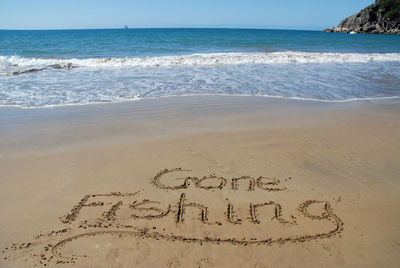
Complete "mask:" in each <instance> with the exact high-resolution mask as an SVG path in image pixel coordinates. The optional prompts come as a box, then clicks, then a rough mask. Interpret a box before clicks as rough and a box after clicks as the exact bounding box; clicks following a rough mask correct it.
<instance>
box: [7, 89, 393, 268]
mask: <svg viewBox="0 0 400 268" xmlns="http://www.w3.org/2000/svg"><path fill="white" fill-rule="evenodd" d="M399 150H400V102H399V101H398V100H394V101H384V102H354V103H318V102H303V101H288V100H273V99H267V98H258V97H206V96H203V97H180V98H166V99H157V100H146V101H138V102H132V103H122V104H107V105H91V106H81V107H65V108H54V109H34V110H21V109H11V108H7V109H5V108H2V109H0V222H1V229H0V237H1V239H0V250H1V252H2V253H1V259H0V266H1V267H32V266H38V267H42V266H45V265H46V266H50V267H224V266H228V267H321V266H324V267H399V266H400V209H399V206H400V156H399Z"/></svg>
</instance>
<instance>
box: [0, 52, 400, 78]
mask: <svg viewBox="0 0 400 268" xmlns="http://www.w3.org/2000/svg"><path fill="white" fill-rule="evenodd" d="M393 61H400V53H323V52H295V51H286V52H271V53H207V54H192V55H180V56H159V57H141V58H88V59H76V58H72V59H45V58H24V57H19V56H0V71H1V72H3V73H4V72H6V71H7V70H8V71H10V70H13V69H16V68H18V67H35V68H40V67H51V66H56V68H69V67H71V65H72V66H75V67H90V68H107V67H159V66H160V67H173V66H215V65H238V64H287V63H303V64H304V63H367V62H393Z"/></svg>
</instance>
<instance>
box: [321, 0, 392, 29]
mask: <svg viewBox="0 0 400 268" xmlns="http://www.w3.org/2000/svg"><path fill="white" fill-rule="evenodd" d="M324 32H340V33H350V32H356V33H370V34H379V33H388V34H400V0H376V1H375V4H373V5H370V6H368V7H366V8H364V9H363V10H361V11H360V12H358V13H357V14H354V15H353V16H350V17H348V18H346V19H344V20H343V21H342V22H341V23H340V24H339V25H338V26H337V27H332V28H331V29H326V30H324Z"/></svg>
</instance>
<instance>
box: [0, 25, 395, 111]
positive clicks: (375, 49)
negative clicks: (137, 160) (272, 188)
mask: <svg viewBox="0 0 400 268" xmlns="http://www.w3.org/2000/svg"><path fill="white" fill-rule="evenodd" d="M203 94H210V95H255V96H266V97H276V98H289V99H291V98H292V99H304V100H316V101H327V102H332V101H333V102H340V101H356V100H363V99H382V98H400V97H399V96H400V35H358V34H357V35H349V34H340V33H323V32H318V31H290V30H251V29H110V30H57V31H53V30H52V31H6V30H4V31H0V106H17V107H22V108H37V107H53V106H64V105H82V104H93V103H106V102H121V101H129V100H138V99H146V98H155V97H167V96H183V95H203Z"/></svg>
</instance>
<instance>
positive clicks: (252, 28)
mask: <svg viewBox="0 0 400 268" xmlns="http://www.w3.org/2000/svg"><path fill="white" fill-rule="evenodd" d="M131 29H132V30H135V29H232V30H235V29H237V30H280V31H322V30H323V29H324V28H321V29H301V28H300V29H293V28H292V29H291V28H273V27H272V28H264V27H195V26H193V27H129V26H128V28H125V26H122V27H118V28H117V27H111V28H55V29H12V28H11V29H10V28H9V29H1V28H0V31H77V30H131Z"/></svg>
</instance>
